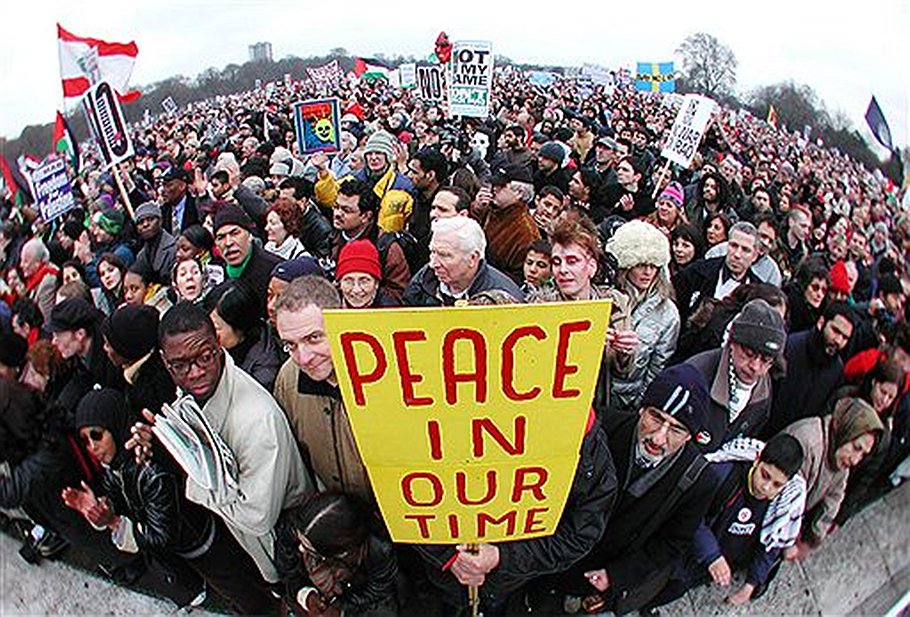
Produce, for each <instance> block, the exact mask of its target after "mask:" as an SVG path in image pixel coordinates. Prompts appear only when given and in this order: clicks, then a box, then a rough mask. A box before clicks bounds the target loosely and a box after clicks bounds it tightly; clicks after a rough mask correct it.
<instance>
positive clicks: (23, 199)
mask: <svg viewBox="0 0 910 617" xmlns="http://www.w3.org/2000/svg"><path fill="white" fill-rule="evenodd" d="M0 171H2V172H3V181H4V183H5V184H6V189H7V191H8V192H9V196H10V199H11V200H12V201H13V203H14V204H16V205H17V206H23V205H25V204H27V203H30V202H31V201H32V195H31V192H30V191H29V189H28V181H27V180H26V179H25V178H23V177H22V173H21V172H20V171H19V170H18V169H16V168H13V167H11V166H10V164H9V162H8V161H7V160H6V157H5V156H3V155H2V154H0Z"/></svg>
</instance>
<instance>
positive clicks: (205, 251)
mask: <svg viewBox="0 0 910 617" xmlns="http://www.w3.org/2000/svg"><path fill="white" fill-rule="evenodd" d="M214 248H215V238H214V237H213V236H212V234H211V233H209V230H208V229H206V228H205V227H203V226H202V225H190V226H189V227H187V228H186V229H184V230H183V232H182V233H181V234H180V236H178V237H177V242H176V244H175V249H176V250H175V254H174V257H175V259H176V261H181V260H183V259H190V258H193V257H195V258H196V259H197V260H199V263H201V264H202V266H203V267H204V268H205V269H206V278H207V279H208V280H209V281H211V283H212V285H220V284H221V283H223V282H224V278H225V275H224V260H222V259H221V258H220V257H216V256H215V255H214V253H213V250H214Z"/></svg>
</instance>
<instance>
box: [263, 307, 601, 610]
mask: <svg viewBox="0 0 910 617" xmlns="http://www.w3.org/2000/svg"><path fill="white" fill-rule="evenodd" d="M609 306H610V304H609V302H603V301H601V302H576V303H571V304H560V305H555V304H551V305H547V304H541V305H535V306H528V305H521V306H517V305H516V306H497V307H460V308H450V309H445V310H440V309H436V310H426V309H410V310H391V311H390V310H385V311H383V312H382V313H377V314H376V315H375V317H376V318H375V319H370V315H369V314H366V315H365V314H364V313H363V312H359V313H352V312H346V311H326V312H325V313H324V319H325V332H326V333H327V336H328V340H329V344H330V345H331V349H332V358H333V361H334V367H335V377H336V378H337V381H338V385H339V388H340V390H341V393H342V395H343V397H344V401H345V407H346V409H347V414H348V417H349V419H350V423H351V426H352V429H353V434H354V436H355V438H356V442H357V447H358V450H359V452H360V454H361V456H362V459H363V461H364V463H365V465H366V468H367V470H368V473H369V477H370V483H371V485H372V488H373V491H374V493H375V496H376V499H377V502H378V504H379V508H380V510H381V512H382V515H383V519H384V521H385V523H386V526H387V528H388V530H389V533H390V535H391V536H392V539H393V540H394V541H396V542H402V543H412V544H418V545H421V546H420V547H419V551H420V553H421V555H423V556H424V557H425V558H426V560H427V562H428V564H430V567H429V568H428V569H429V571H430V579H431V581H432V582H433V583H434V584H435V585H436V586H437V587H439V588H440V590H442V591H443V592H444V601H445V602H446V603H447V604H449V605H450V606H452V607H460V606H464V605H466V604H467V599H468V597H467V593H466V590H465V586H477V585H483V586H482V587H481V589H480V597H481V603H482V606H483V607H484V614H486V615H490V614H496V612H497V611H499V610H501V609H502V608H504V606H505V601H506V598H507V596H508V594H509V593H510V592H511V591H514V590H515V589H517V588H518V587H520V586H521V585H522V584H523V583H525V582H527V581H528V580H530V579H532V578H535V577H538V576H541V575H544V574H549V573H553V572H557V571H561V570H565V569H566V568H567V567H568V564H571V563H574V562H575V561H577V560H578V559H580V558H581V557H582V556H583V555H584V554H585V553H586V552H587V551H588V550H589V549H590V548H591V547H592V546H593V545H594V543H595V542H596V541H597V539H598V538H599V537H600V536H601V534H602V533H603V529H604V526H605V525H606V520H607V516H608V513H609V511H610V508H611V506H612V502H613V499H614V496H615V493H616V479H615V474H614V469H613V463H612V459H611V458H610V454H609V450H608V449H607V446H606V440H605V438H604V435H603V431H602V429H601V428H600V426H599V424H598V422H597V420H596V419H595V416H594V413H593V411H592V410H591V399H592V396H593V390H594V383H595V380H596V377H597V371H598V368H599V364H600V362H599V359H600V355H601V350H602V347H603V333H604V332H605V331H606V328H607V324H608V322H609ZM605 309H606V310H605ZM281 315H282V313H281V311H280V310H279V313H278V323H279V330H280V329H281V323H282V321H281ZM365 317H366V318H365ZM380 317H381V318H380ZM282 336H284V335H283V334H282ZM579 454H580V456H581V464H579ZM441 545H443V546H441ZM444 545H449V546H444ZM452 545H456V546H452ZM468 545H478V546H477V549H476V554H475V553H473V552H469V551H468V550H467V546H468Z"/></svg>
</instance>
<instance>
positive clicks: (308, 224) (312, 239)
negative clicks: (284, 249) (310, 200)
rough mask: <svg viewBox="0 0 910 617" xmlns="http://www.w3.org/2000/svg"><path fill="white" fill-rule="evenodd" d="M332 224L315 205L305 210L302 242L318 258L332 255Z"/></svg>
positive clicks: (301, 232) (301, 227)
mask: <svg viewBox="0 0 910 617" xmlns="http://www.w3.org/2000/svg"><path fill="white" fill-rule="evenodd" d="M332 231H333V229H332V224H331V223H330V222H329V221H327V220H326V219H325V217H324V216H322V214H320V213H319V210H318V209H317V208H316V207H315V206H312V205H310V206H308V207H307V208H306V210H304V212H303V224H302V225H301V226H300V236H299V238H300V242H301V243H302V244H303V247H304V248H305V249H306V250H307V251H308V252H309V253H310V255H312V256H313V257H316V258H317V259H320V258H323V259H324V258H326V257H330V256H331V255H332Z"/></svg>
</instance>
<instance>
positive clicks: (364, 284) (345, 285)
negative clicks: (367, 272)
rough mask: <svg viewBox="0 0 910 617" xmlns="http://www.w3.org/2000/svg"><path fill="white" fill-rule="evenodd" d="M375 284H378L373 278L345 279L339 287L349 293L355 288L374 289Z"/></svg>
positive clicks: (340, 282)
mask: <svg viewBox="0 0 910 617" xmlns="http://www.w3.org/2000/svg"><path fill="white" fill-rule="evenodd" d="M375 284H376V281H375V279H374V278H373V277H371V276H368V277H364V278H349V277H344V278H343V279H341V281H339V283H338V285H339V287H341V288H342V289H343V290H345V291H349V290H351V289H354V288H355V287H358V288H360V289H363V290H367V289H372V288H373V286H374V285H375Z"/></svg>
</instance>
